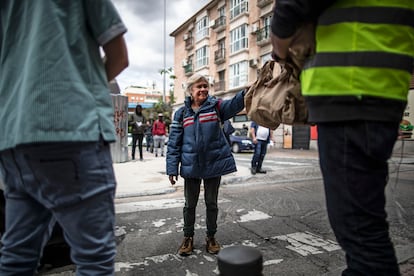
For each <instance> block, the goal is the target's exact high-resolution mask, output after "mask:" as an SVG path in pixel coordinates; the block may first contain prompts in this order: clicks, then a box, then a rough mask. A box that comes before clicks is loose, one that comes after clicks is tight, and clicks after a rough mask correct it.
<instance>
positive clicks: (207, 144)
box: [167, 91, 244, 179]
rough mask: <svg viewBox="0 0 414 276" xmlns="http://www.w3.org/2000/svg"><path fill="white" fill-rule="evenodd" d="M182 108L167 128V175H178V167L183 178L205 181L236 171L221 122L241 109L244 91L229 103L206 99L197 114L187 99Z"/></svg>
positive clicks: (227, 101)
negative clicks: (168, 130)
mask: <svg viewBox="0 0 414 276" xmlns="http://www.w3.org/2000/svg"><path fill="white" fill-rule="evenodd" d="M184 104H185V105H184V106H183V107H181V108H180V109H178V110H177V111H176V112H175V114H174V120H173V122H172V123H171V125H170V134H169V139H168V147H167V175H174V176H175V175H178V167H179V164H180V163H181V168H180V175H181V177H183V178H202V179H208V178H212V177H217V176H222V175H225V174H229V173H232V172H235V171H237V169H236V162H235V161H234V158H233V155H232V153H231V150H230V147H229V145H228V143H227V141H226V138H225V137H224V134H223V131H222V130H221V128H220V121H221V122H224V121H225V120H228V119H230V118H231V117H233V116H234V115H236V114H237V113H238V112H240V111H241V110H242V109H243V108H244V91H241V92H239V93H238V94H236V95H235V96H234V97H233V98H232V99H229V100H218V99H216V98H213V97H211V96H209V97H208V98H207V99H206V101H205V102H204V103H203V105H202V106H201V107H200V109H199V110H198V111H197V112H194V111H193V109H192V108H191V102H190V98H186V100H185V102H184ZM216 106H217V108H216ZM217 112H218V113H219V116H220V120H219V119H218V117H217Z"/></svg>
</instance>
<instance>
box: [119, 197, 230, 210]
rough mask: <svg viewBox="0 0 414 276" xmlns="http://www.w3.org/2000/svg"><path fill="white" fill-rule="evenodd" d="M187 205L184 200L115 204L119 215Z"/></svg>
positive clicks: (221, 200) (220, 201)
mask: <svg viewBox="0 0 414 276" xmlns="http://www.w3.org/2000/svg"><path fill="white" fill-rule="evenodd" d="M224 202H230V201H229V200H227V199H220V200H219V203H224ZM184 203H185V200H184V198H176V199H157V200H149V201H139V202H127V203H117V204H115V211H116V213H117V214H123V213H133V212H140V211H150V210H163V209H170V208H179V207H183V206H184Z"/></svg>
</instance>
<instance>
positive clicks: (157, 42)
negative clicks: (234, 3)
mask: <svg viewBox="0 0 414 276" xmlns="http://www.w3.org/2000/svg"><path fill="white" fill-rule="evenodd" d="M112 2H113V3H114V5H115V7H116V8H117V10H118V12H119V14H120V16H121V18H122V20H123V21H124V23H125V25H126V27H127V28H128V31H127V33H126V34H125V36H124V37H125V40H126V43H127V47H128V57H129V66H128V68H126V69H125V70H124V71H123V72H122V73H121V74H120V75H119V76H118V77H117V78H116V80H117V82H118V85H119V87H120V89H121V91H123V90H124V89H125V88H126V87H128V86H130V85H139V86H152V84H153V83H155V85H156V88H157V89H159V90H161V91H162V90H163V77H162V75H161V74H160V73H159V70H161V69H163V67H164V0H152V1H148V0H112ZM208 2H209V0H197V1H194V0H166V3H167V5H166V6H167V9H166V36H165V37H166V68H170V67H174V38H173V37H171V36H170V33H172V32H173V31H174V30H176V29H177V28H178V27H179V26H180V25H181V24H183V23H184V22H185V21H187V20H188V19H190V17H192V16H193V15H194V14H195V13H196V12H197V11H199V10H200V9H201V8H202V7H204V6H205V5H206V4H207V3H208ZM167 82H169V80H168V78H167ZM168 86H169V83H167V85H166V87H167V88H166V89H168Z"/></svg>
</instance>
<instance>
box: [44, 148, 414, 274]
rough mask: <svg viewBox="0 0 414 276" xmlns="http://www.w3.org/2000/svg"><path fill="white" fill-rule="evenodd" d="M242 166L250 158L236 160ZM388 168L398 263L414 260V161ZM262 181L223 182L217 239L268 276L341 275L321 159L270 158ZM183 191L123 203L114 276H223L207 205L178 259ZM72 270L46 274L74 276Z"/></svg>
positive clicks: (120, 201) (119, 209)
mask: <svg viewBox="0 0 414 276" xmlns="http://www.w3.org/2000/svg"><path fill="white" fill-rule="evenodd" d="M235 157H236V162H237V165H238V167H246V166H247V167H248V166H249V165H250V158H251V154H235ZM400 163H401V162H399V163H396V162H393V161H391V162H390V176H391V179H390V182H389V185H388V187H387V197H388V204H387V211H388V215H389V222H390V233H391V237H392V239H393V242H394V244H395V247H396V249H397V254H398V258H399V260H404V258H405V259H408V258H412V257H414V208H413V207H414V206H413V205H414V203H413V200H412V195H413V189H414V186H413V184H414V183H413V175H414V165H413V164H412V163H408V164H405V163H402V164H400ZM263 166H264V168H265V169H267V170H268V173H267V174H265V175H255V176H250V177H247V178H244V179H239V180H238V179H237V178H236V179H234V178H233V179H232V180H231V181H228V182H227V183H226V181H223V185H222V187H221V190H220V196H219V218H218V232H217V234H216V238H217V240H218V241H219V242H220V243H221V245H222V247H227V246H232V245H247V246H252V247H255V248H257V249H258V250H260V252H261V253H262V255H263V265H264V269H263V274H264V275H266V276H267V275H286V276H290V275H292V276H293V275H339V274H340V271H341V268H342V267H343V266H344V264H345V263H344V254H343V252H342V250H341V249H340V247H339V246H338V245H337V243H336V242H335V237H334V235H333V233H332V231H331V228H330V226H329V223H328V220H327V214H326V208H325V201H324V200H325V199H324V190H323V185H322V178H321V175H320V172H319V167H318V160H317V159H308V158H303V159H302V158H295V159H292V158H281V157H277V156H274V155H272V154H269V155H268V156H266V159H265V162H264V165H263ZM397 177H398V179H397ZM183 204H184V197H183V194H182V187H179V188H178V189H177V190H176V192H174V193H169V194H164V195H157V196H143V197H135V198H123V199H118V200H117V204H116V212H117V227H116V235H117V244H118V246H117V250H118V253H117V258H116V275H131V276H132V275H154V276H155V275H157V276H158V275H182V276H207V275H218V274H219V271H218V268H217V259H216V256H215V255H211V254H208V253H206V251H205V248H204V246H205V241H204V238H205V205H204V201H203V195H202V194H201V195H200V200H199V204H198V208H197V219H196V234H195V237H194V246H195V250H194V253H193V255H191V256H188V257H181V256H179V255H177V254H176V252H177V249H178V247H179V245H180V244H181V241H182V238H183V234H182V227H183V219H182V207H183ZM73 271H74V267H73V266H66V267H62V268H56V269H52V270H49V271H44V272H42V274H41V275H67V276H69V275H74V273H73Z"/></svg>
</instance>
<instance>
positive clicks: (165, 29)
mask: <svg viewBox="0 0 414 276" xmlns="http://www.w3.org/2000/svg"><path fill="white" fill-rule="evenodd" d="M166 33H167V0H164V34H163V35H164V68H163V69H164V74H163V81H162V84H163V86H162V87H163V90H162V91H163V92H162V101H163V102H164V103H165V93H166V91H165V90H166V74H165V70H166V67H167V65H166V56H167V38H166V36H167V34H166Z"/></svg>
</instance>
